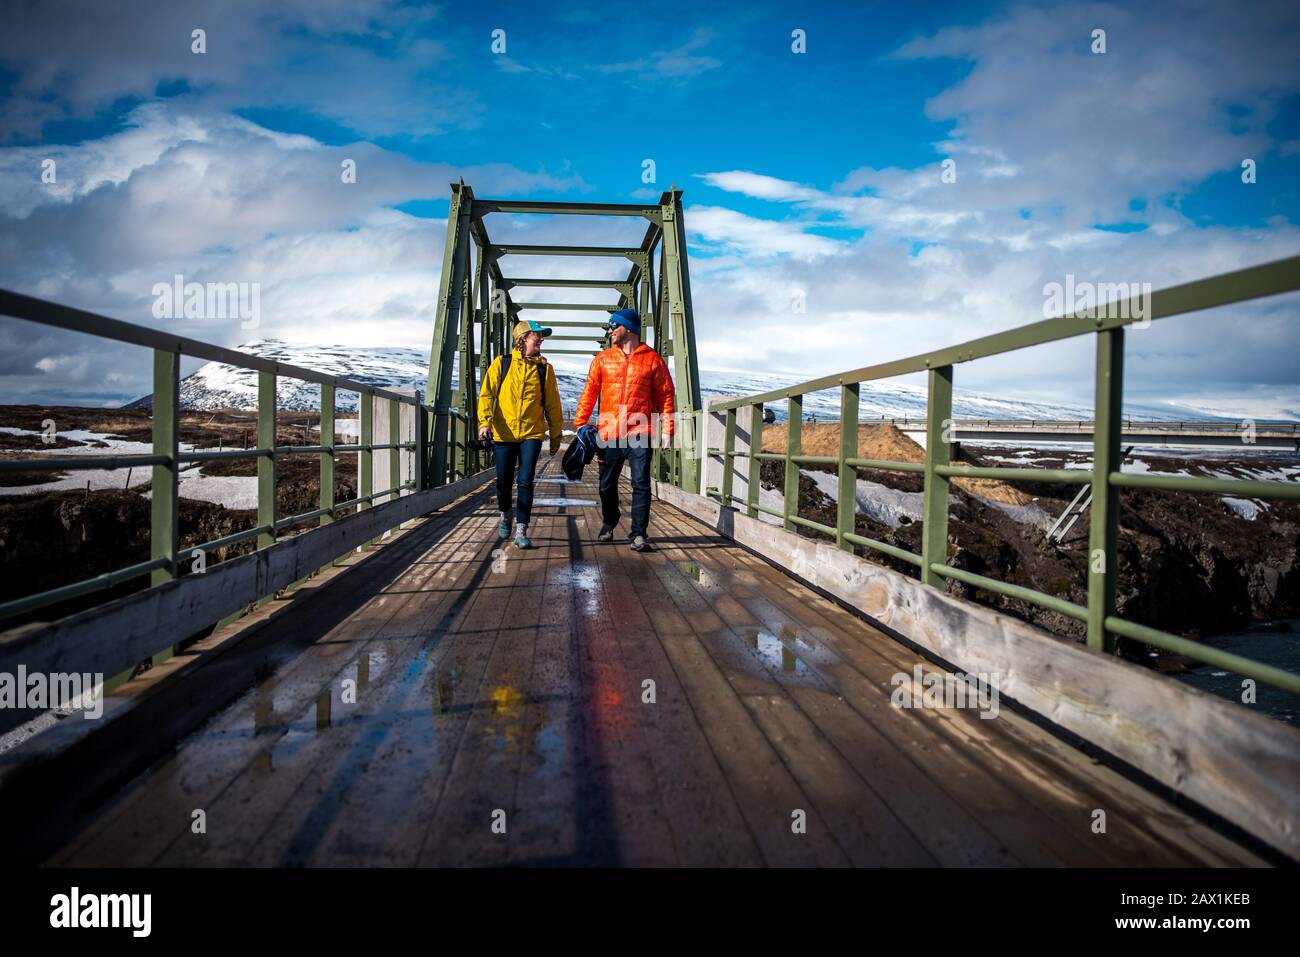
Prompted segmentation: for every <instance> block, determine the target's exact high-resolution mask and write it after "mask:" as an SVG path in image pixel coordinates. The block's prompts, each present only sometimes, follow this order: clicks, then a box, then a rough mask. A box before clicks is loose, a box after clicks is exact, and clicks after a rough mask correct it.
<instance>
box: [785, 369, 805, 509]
mask: <svg viewBox="0 0 1300 957" xmlns="http://www.w3.org/2000/svg"><path fill="white" fill-rule="evenodd" d="M786 410H787V412H788V415H789V420H788V421H787V422H786V424H785V503H784V506H785V507H784V511H785V530H786V531H787V532H793V531H794V530H795V524H794V522H792V521H790V517H791V516H792V515H798V514H799V463H798V462H796V461H795V460H794V456H796V455H798V454H799V448H800V436H801V434H802V431H803V396H801V395H792V396H790V399H789V402H788V404H787V405H786Z"/></svg>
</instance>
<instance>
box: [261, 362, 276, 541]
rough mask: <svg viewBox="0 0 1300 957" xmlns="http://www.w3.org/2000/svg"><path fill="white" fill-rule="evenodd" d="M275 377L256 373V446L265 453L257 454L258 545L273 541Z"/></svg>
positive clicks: (267, 373) (269, 374)
mask: <svg viewBox="0 0 1300 957" xmlns="http://www.w3.org/2000/svg"><path fill="white" fill-rule="evenodd" d="M275 380H276V375H275V373H274V372H258V374H257V447H258V448H259V449H261V450H262V451H263V453H265V454H263V455H259V456H258V457H257V524H258V525H259V526H261V527H262V528H263V529H264V530H263V531H262V532H260V533H259V534H258V536H257V547H258V548H270V547H271V546H272V545H274V544H275V510H276V509H275V506H276V495H275V446H276V441H277V440H276V429H275V418H276V416H275V412H276V402H275ZM267 526H269V530H266V528H267Z"/></svg>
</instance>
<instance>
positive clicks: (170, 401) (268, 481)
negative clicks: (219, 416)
mask: <svg viewBox="0 0 1300 957" xmlns="http://www.w3.org/2000/svg"><path fill="white" fill-rule="evenodd" d="M0 315H4V316H9V317H11V318H14V319H19V320H25V321H27V322H32V323H36V324H38V325H43V326H51V327H55V328H59V329H65V330H68V331H71V332H77V333H81V334H85V335H90V336H94V337H96V338H99V339H107V340H111V341H114V342H119V343H123V344H125V345H133V346H140V347H142V348H146V349H150V350H152V352H153V411H152V425H151V436H152V442H153V452H152V453H151V454H148V453H141V454H120V455H102V456H101V455H62V454H51V455H46V456H43V457H41V458H37V459H29V458H21V459H4V460H0V473H9V474H13V473H21V472H63V471H78V470H91V469H104V470H120V469H130V468H143V467H149V468H151V469H152V470H153V471H152V476H151V478H152V481H151V504H150V553H151V554H150V559H149V561H146V562H138V563H135V564H133V565H129V566H126V567H124V568H120V569H114V570H112V571H108V572H105V573H103V574H100V575H97V576H95V577H93V578H89V579H86V580H84V581H79V582H73V583H70V584H67V585H62V586H59V587H57V588H52V589H48V590H45V591H42V592H40V593H38V594H34V595H26V596H23V597H20V598H17V599H14V600H11V601H7V602H4V603H0V623H2V622H3V621H4V620H5V619H9V618H13V617H14V616H16V615H21V614H26V613H28V612H32V611H36V610H38V609H40V608H43V607H47V606H50V605H54V604H57V603H59V602H62V601H66V600H68V599H71V598H78V597H81V596H84V595H87V594H91V593H93V592H96V591H102V590H106V589H109V588H113V587H116V586H117V585H120V584H122V583H124V582H127V581H131V580H133V579H136V578H140V577H143V576H145V575H149V576H151V582H150V584H151V585H155V586H156V585H160V584H163V583H165V582H168V581H172V580H173V579H176V578H178V577H181V568H180V565H181V563H182V562H184V561H189V560H192V559H194V558H195V557H196V556H198V555H199V554H201V553H203V554H206V553H208V552H212V551H215V550H217V549H222V548H226V547H229V546H232V545H237V544H240V543H242V542H245V541H248V540H250V539H256V540H257V543H258V544H257V547H258V548H259V549H265V548H270V547H273V546H274V544H275V541H276V537H277V535H278V534H279V533H280V532H281V531H283V530H285V529H289V528H292V527H294V526H298V525H302V524H304V523H306V522H310V521H313V520H317V521H318V523H319V525H321V526H324V525H328V524H330V523H331V522H333V521H334V519H335V518H336V517H337V516H338V514H339V513H340V512H344V511H347V510H349V509H354V508H359V509H366V508H372V507H374V508H383V507H384V505H387V504H390V503H391V499H392V498H396V497H397V496H399V495H401V494H402V493H404V492H410V491H413V490H417V489H419V488H422V487H423V483H424V482H425V478H426V467H425V461H426V458H427V450H426V448H425V440H426V434H427V429H426V427H425V423H426V421H427V413H428V409H427V407H425V406H422V405H421V404H420V402H419V400H418V398H416V397H415V396H412V395H405V394H402V393H401V392H395V391H393V390H391V389H385V388H381V387H379V386H375V385H372V384H369V383H365V382H361V381H358V380H355V379H350V378H346V377H343V376H334V375H329V374H326V373H322V372H318V371H316V370H314V369H305V368H302V367H300V366H295V365H290V364H289V363H284V362H277V361H274V360H270V359H266V358H263V357H261V356H255V355H250V354H248V353H244V352H240V351H238V350H235V349H227V348H224V347H222V346H216V345H213V344H211V343H207V342H201V341H199V340H197V339H189V338H185V337H182V336H175V335H170V334H168V333H164V332H159V331H157V330H154V329H147V328H144V327H142V326H137V325H133V324H132V323H128V322H122V321H121V320H117V319H110V318H108V317H107V316H100V315H96V314H95V313H91V312H86V311H84V310H81V309H74V308H71V307H69V306H63V305H59V304H57V303H52V302H47V301H45V300H42V299H36V298H34V297H31V296H25V295H22V294H20V293H15V292H11V291H8V290H0ZM182 356H185V357H190V358H199V359H207V360H211V361H215V362H221V363H225V364H226V365H230V366H236V367H239V368H244V369H249V370H252V371H255V372H257V374H258V408H257V413H256V423H257V447H255V448H245V449H224V448H223V449H216V450H214V449H181V448H180V430H179V422H180V414H181V409H180V403H179V387H180V359H181V357H182ZM281 378H291V379H298V380H302V381H306V382H312V383H315V384H318V385H319V386H320V388H321V411H320V426H319V429H320V439H319V443H318V444H316V445H306V444H303V445H281V444H280V443H279V442H278V441H277V438H278V436H277V403H276V386H277V383H278V381H279V379H281ZM340 390H342V391H345V392H356V393H357V395H358V405H359V419H360V421H359V423H358V426H359V429H360V435H359V439H360V441H358V442H355V443H336V442H335V441H334V439H335V427H334V426H335V413H336V411H337V393H338V392H339V391H340ZM377 402H386V403H387V409H386V411H387V420H388V432H389V436H390V437H392V438H400V436H401V428H402V413H401V409H402V408H403V407H405V406H409V407H412V408H413V409H414V410H415V411H414V413H413V415H412V418H411V421H410V426H411V428H410V430H409V431H410V432H412V433H413V435H414V440H413V441H406V442H402V441H387V442H375V441H373V439H374V434H373V430H374V418H375V407H376V403H377ZM376 452H388V453H389V460H390V469H389V480H388V486H387V487H386V488H384V489H383V490H382V491H378V492H376V491H374V490H373V485H374V481H373V476H374V455H375V453H376ZM402 452H410V453H413V455H414V465H413V468H411V470H410V472H411V475H412V476H413V477H412V478H410V479H408V480H406V481H403V480H402V478H401V462H400V456H401V453H402ZM350 453H356V455H357V457H358V458H357V489H358V494H357V495H356V496H355V497H354V498H351V499H348V500H346V501H343V502H337V501H335V499H334V472H335V466H336V460H337V457H338V456H339V455H341V454H350ZM297 455H315V456H317V457H318V459H319V462H320V493H319V501H318V506H319V507H318V508H316V509H314V510H312V511H308V512H303V513H301V514H297V515H287V516H283V517H277V515H276V510H277V496H276V463H277V461H278V460H280V459H281V458H285V457H288V456H297ZM248 458H251V459H255V460H256V461H257V480H258V494H257V518H256V524H255V525H254V526H253V527H251V528H247V529H242V530H240V531H238V532H234V533H232V534H229V535H225V536H222V537H220V538H216V539H213V540H211V541H208V542H204V543H202V544H199V545H193V546H189V547H186V548H183V549H182V548H181V547H180V540H179V539H180V535H179V521H178V508H179V506H178V501H177V500H178V479H179V474H180V471H181V467H182V464H184V463H188V464H189V465H190V466H192V465H194V464H201V463H204V462H216V461H231V460H239V459H248ZM385 497H388V499H389V500H388V501H385V502H381V503H379V504H376V500H379V499H384V498H385ZM182 637H184V636H182Z"/></svg>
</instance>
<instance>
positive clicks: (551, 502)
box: [533, 498, 600, 508]
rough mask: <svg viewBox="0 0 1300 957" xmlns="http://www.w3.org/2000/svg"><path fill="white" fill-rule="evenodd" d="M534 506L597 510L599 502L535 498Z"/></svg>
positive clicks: (582, 499) (584, 499)
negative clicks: (563, 506)
mask: <svg viewBox="0 0 1300 957" xmlns="http://www.w3.org/2000/svg"><path fill="white" fill-rule="evenodd" d="M533 504H534V505H573V506H578V507H582V508H595V507H596V506H597V505H599V504H600V503H599V502H596V501H594V500H593V499H589V498H535V499H533Z"/></svg>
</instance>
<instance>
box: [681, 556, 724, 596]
mask: <svg viewBox="0 0 1300 957" xmlns="http://www.w3.org/2000/svg"><path fill="white" fill-rule="evenodd" d="M677 567H678V568H680V569H681V570H682V572H683V574H685V575H686V576H687V577H688V578H691V579H692V580H694V581H696V582H699V584H700V587H701V588H708V589H716V588H718V587H719V585H720V584H721V583H720V582H719V581H718V576H717V575H716V574H715V573H714V572H712V571H710V570H709V569H707V568H705V567H704V566H703V565H701V564H700V563H699V562H690V561H680V562H678V563H677Z"/></svg>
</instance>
